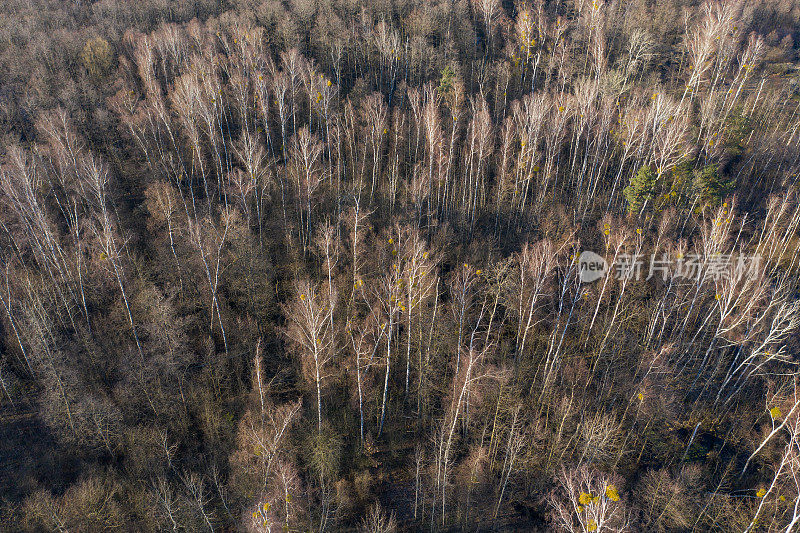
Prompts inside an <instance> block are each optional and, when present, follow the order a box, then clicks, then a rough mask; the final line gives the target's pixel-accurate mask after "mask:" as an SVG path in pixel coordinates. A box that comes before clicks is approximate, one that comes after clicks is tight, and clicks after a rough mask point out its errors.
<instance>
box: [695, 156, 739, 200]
mask: <svg viewBox="0 0 800 533" xmlns="http://www.w3.org/2000/svg"><path fill="white" fill-rule="evenodd" d="M692 185H693V188H694V191H695V194H696V195H697V197H698V201H699V202H700V203H701V204H705V205H712V206H714V205H718V204H719V202H720V201H722V199H723V198H724V197H725V196H727V195H728V194H730V193H731V192H733V189H734V186H735V185H736V180H735V179H734V178H733V177H732V176H725V175H722V174H720V173H719V167H718V165H716V164H713V165H706V166H705V167H703V168H702V169H699V170H695V172H694V180H693V184H692Z"/></svg>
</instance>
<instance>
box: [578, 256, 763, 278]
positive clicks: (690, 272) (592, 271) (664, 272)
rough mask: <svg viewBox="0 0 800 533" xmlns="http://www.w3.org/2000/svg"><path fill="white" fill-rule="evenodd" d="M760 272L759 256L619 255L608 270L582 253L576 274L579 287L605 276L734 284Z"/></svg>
mask: <svg viewBox="0 0 800 533" xmlns="http://www.w3.org/2000/svg"><path fill="white" fill-rule="evenodd" d="M760 268H761V256H760V255H744V254H741V255H737V254H722V253H718V254H711V255H707V256H706V255H700V254H685V255H684V254H677V255H674V256H670V255H668V254H666V253H664V254H661V255H656V254H651V255H645V254H619V255H618V256H617V257H616V259H615V261H614V263H613V264H612V265H611V266H609V265H608V262H607V261H606V260H605V259H604V258H603V257H602V256H600V255H598V254H596V253H594V252H589V251H585V252H583V253H581V255H580V256H579V257H578V274H579V276H580V280H581V282H582V283H591V282H593V281H597V280H598V279H600V278H602V277H604V276H605V275H606V274H608V273H611V274H613V276H614V278H615V279H617V280H641V279H645V280H650V279H652V278H660V279H661V280H662V281H666V280H667V279H669V278H672V279H677V278H685V279H692V280H695V281H698V282H703V281H707V280H714V281H720V280H731V279H732V280H738V279H741V278H742V277H743V276H748V277H754V276H756V275H757V274H758V272H759V270H760Z"/></svg>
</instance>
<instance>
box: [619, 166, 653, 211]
mask: <svg viewBox="0 0 800 533" xmlns="http://www.w3.org/2000/svg"><path fill="white" fill-rule="evenodd" d="M656 179H657V176H656V174H655V172H653V169H652V167H650V165H643V166H642V167H641V168H639V171H638V172H636V175H635V176H633V177H631V181H630V184H629V185H628V186H627V187H625V190H623V191H622V193H623V194H624V195H625V200H626V201H627V202H628V213H638V212H639V211H641V210H642V208H643V207H644V205H645V203H647V202H648V201H650V200H652V199H653V193H654V191H655V186H656Z"/></svg>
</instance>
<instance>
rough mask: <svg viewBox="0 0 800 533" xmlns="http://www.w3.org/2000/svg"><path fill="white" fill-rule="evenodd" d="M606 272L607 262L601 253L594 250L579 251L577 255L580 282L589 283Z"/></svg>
mask: <svg viewBox="0 0 800 533" xmlns="http://www.w3.org/2000/svg"><path fill="white" fill-rule="evenodd" d="M606 272H608V263H607V262H606V260H605V259H603V257H602V256H601V255H598V254H596V253H594V252H590V251H588V250H587V251H585V252H581V255H580V256H578V275H579V276H580V278H581V283H591V282H593V281H597V280H598V279H600V278H602V277H603V276H605V275H606Z"/></svg>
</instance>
